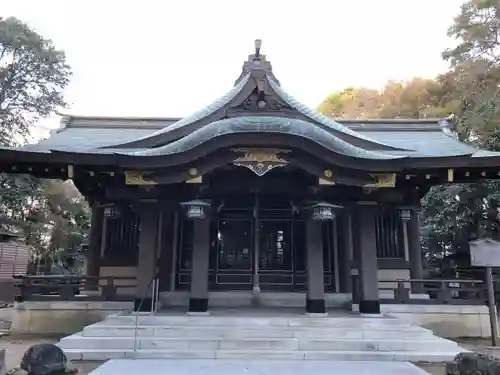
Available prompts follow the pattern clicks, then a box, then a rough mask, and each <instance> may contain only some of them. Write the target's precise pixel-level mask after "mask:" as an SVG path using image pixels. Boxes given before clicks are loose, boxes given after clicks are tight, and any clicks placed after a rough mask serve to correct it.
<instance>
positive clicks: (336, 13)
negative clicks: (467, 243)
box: [0, 0, 463, 130]
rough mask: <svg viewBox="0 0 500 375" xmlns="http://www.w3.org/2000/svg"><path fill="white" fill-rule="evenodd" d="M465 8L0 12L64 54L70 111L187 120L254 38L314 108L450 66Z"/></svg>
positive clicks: (140, 7) (9, 6) (368, 0)
mask: <svg viewBox="0 0 500 375" xmlns="http://www.w3.org/2000/svg"><path fill="white" fill-rule="evenodd" d="M462 3H463V0H432V1H431V0H420V1H409V0H377V1H374V0H357V1H354V0H351V1H348V0H343V1H341V0H307V1H296V0H295V1H294V0H289V1H284V0H267V1H266V0H252V1H237V0H232V1H231V0H210V1H206V0H191V1H187V0H184V1H172V0H164V1H161V0H157V1H153V0H141V1H133V0H128V1H125V0H122V1H116V0H105V1H104V0H101V1H97V0H85V1H82V0H72V1H68V0H44V1H40V0H15V1H12V0H0V9H1V15H2V16H15V17H18V18H20V19H22V20H23V21H25V22H27V23H29V24H30V25H32V26H33V27H34V28H35V29H36V30H37V31H38V32H39V33H41V34H43V35H44V36H45V37H48V38H51V39H52V40H53V41H54V43H55V44H56V46H57V47H58V48H61V49H64V50H65V51H66V53H67V58H68V62H69V63H70V65H71V66H72V67H73V71H74V76H73V78H72V82H71V85H70V86H69V87H68V89H67V90H66V98H67V100H68V101H69V102H70V104H71V107H70V109H68V110H67V112H69V113H74V114H80V115H107V116H113V115H116V116H183V115H186V114H189V113H190V112H192V111H195V110H197V109H199V108H200V107H202V106H204V105H206V104H209V103H210V102H211V101H212V100H213V99H215V98H216V97H217V96H219V95H221V94H223V93H224V92H225V91H227V90H229V89H230V87H231V86H232V84H233V82H234V80H235V79H236V78H237V76H238V75H239V73H240V70H241V65H242V63H243V61H244V60H246V58H247V55H248V54H249V53H252V51H253V40H254V39H256V38H261V39H262V40H263V45H262V52H263V53H264V54H266V55H267V58H268V59H269V60H271V62H272V64H273V69H274V72H275V74H276V76H277V77H278V79H279V80H280V81H281V84H282V85H283V87H284V88H285V89H286V90H287V91H289V92H290V93H291V94H292V95H294V96H295V97H296V98H297V99H299V100H301V101H302V102H304V103H305V104H308V105H310V106H313V107H316V106H317V105H318V104H319V103H320V102H321V100H322V99H323V98H324V97H325V96H326V95H327V94H328V93H330V92H332V91H334V90H338V89H342V88H344V87H346V86H368V87H374V88H377V87H380V86H382V85H383V84H384V83H385V82H386V81H387V80H389V79H396V80H402V79H407V78H411V77H413V76H423V77H433V76H435V75H436V74H438V73H440V72H443V71H445V70H446V68H447V65H446V63H445V62H443V61H442V60H441V52H442V50H443V49H445V48H446V47H448V46H450V45H451V44H452V43H453V42H452V41H451V40H449V39H448V38H447V36H446V31H447V29H448V27H449V26H450V25H451V23H452V21H453V17H454V16H455V15H456V14H457V13H458V12H459V10H460V4H462ZM47 126H48V127H54V126H57V120H56V119H50V120H48V121H45V122H43V123H42V124H41V127H47ZM40 130H41V129H40Z"/></svg>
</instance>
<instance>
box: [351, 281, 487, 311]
mask: <svg viewBox="0 0 500 375" xmlns="http://www.w3.org/2000/svg"><path fill="white" fill-rule="evenodd" d="M352 282H353V301H354V303H357V301H359V295H360V294H359V293H360V284H359V276H358V275H353V276H352ZM379 291H380V302H381V303H387V304H418V305H486V304H487V303H488V294H487V287H486V284H485V282H484V281H482V280H462V279H446V280H445V279H442V280H441V279H396V280H381V281H379Z"/></svg>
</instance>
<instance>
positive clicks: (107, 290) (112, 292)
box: [102, 277, 117, 301]
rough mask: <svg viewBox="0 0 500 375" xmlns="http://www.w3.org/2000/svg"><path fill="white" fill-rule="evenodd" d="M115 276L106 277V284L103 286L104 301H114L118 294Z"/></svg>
mask: <svg viewBox="0 0 500 375" xmlns="http://www.w3.org/2000/svg"><path fill="white" fill-rule="evenodd" d="M114 282H115V280H114V279H113V277H106V284H104V285H103V287H102V299H103V300H104V301H112V300H114V299H115V297H116V294H117V287H116V286H115V283H114Z"/></svg>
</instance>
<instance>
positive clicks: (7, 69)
mask: <svg viewBox="0 0 500 375" xmlns="http://www.w3.org/2000/svg"><path fill="white" fill-rule="evenodd" d="M70 75H71V70H70V67H69V65H68V64H67V63H66V57H65V55H64V52H62V51H59V50H57V49H56V48H55V47H54V45H53V44H52V41H50V40H48V39H44V38H43V37H42V36H40V35H39V34H37V33H36V32H35V31H33V30H32V29H31V28H29V27H28V26H27V25H26V24H24V23H22V22H21V21H19V20H17V19H16V18H12V17H11V18H0V143H2V144H4V145H11V144H12V143H13V142H15V141H19V140H20V139H22V138H25V137H26V136H27V135H28V134H29V131H30V129H31V125H33V124H34V123H35V122H36V121H37V120H38V119H40V118H41V117H46V116H48V115H49V114H51V113H52V112H54V110H55V109H56V108H57V107H59V106H62V105H64V101H63V96H62V91H63V89H64V88H65V87H66V86H67V85H68V83H69V77H70Z"/></svg>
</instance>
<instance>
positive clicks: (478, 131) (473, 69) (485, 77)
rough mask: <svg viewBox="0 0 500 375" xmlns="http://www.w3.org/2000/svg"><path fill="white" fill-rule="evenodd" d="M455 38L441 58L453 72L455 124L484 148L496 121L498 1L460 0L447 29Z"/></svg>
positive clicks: (499, 104)
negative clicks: (457, 104) (456, 101)
mask: <svg viewBox="0 0 500 375" xmlns="http://www.w3.org/2000/svg"><path fill="white" fill-rule="evenodd" d="M448 34H449V36H451V37H453V38H454V39H455V40H456V42H457V43H456V45H455V46H454V47H453V48H449V49H447V50H446V51H445V52H444V53H443V57H444V58H445V59H446V60H447V61H449V62H450V65H451V68H452V72H453V73H454V75H455V86H456V88H457V90H456V94H457V95H458V97H459V98H460V99H461V101H462V106H461V110H462V111H461V113H459V114H458V119H459V126H460V127H461V128H463V129H465V130H467V131H468V132H469V133H473V134H474V135H477V136H478V137H479V141H480V142H481V143H482V145H484V146H486V147H494V148H497V149H498V148H500V144H499V145H493V144H491V142H490V140H489V137H490V134H491V132H492V131H494V130H496V129H498V124H499V122H500V89H499V87H500V86H499V85H500V39H499V38H498V35H500V1H499V0H470V1H467V2H466V3H464V4H463V5H462V7H461V10H460V13H459V14H458V15H457V17H456V18H455V21H454V23H453V25H452V26H451V27H450V29H449V31H448Z"/></svg>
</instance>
